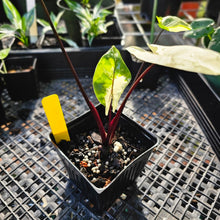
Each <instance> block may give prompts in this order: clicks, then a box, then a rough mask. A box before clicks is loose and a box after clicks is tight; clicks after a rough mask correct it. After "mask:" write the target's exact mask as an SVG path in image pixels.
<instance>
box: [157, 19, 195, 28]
mask: <svg viewBox="0 0 220 220" xmlns="http://www.w3.org/2000/svg"><path fill="white" fill-rule="evenodd" d="M157 21H158V26H159V27H160V28H161V29H164V30H167V31H170V32H180V31H188V30H190V29H191V27H190V25H189V24H188V23H187V22H185V21H184V20H182V19H180V18H178V17H176V16H166V17H157Z"/></svg>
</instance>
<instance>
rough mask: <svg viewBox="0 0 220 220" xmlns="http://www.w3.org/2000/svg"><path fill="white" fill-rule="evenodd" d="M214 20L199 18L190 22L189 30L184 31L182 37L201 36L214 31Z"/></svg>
mask: <svg viewBox="0 0 220 220" xmlns="http://www.w3.org/2000/svg"><path fill="white" fill-rule="evenodd" d="M214 25H215V22H214V21H213V20H212V19H210V18H199V19H196V20H194V21H193V22H192V23H191V28H192V29H191V30H189V31H187V32H185V33H184V37H190V38H196V39H198V38H201V37H204V36H207V35H209V34H212V33H213V32H214Z"/></svg>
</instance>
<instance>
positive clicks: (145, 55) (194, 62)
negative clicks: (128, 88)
mask: <svg viewBox="0 0 220 220" xmlns="http://www.w3.org/2000/svg"><path fill="white" fill-rule="evenodd" d="M148 46H149V48H150V49H151V51H152V52H149V51H145V50H144V49H142V48H139V47H128V48H127V50H128V52H129V53H130V54H131V55H133V56H135V57H136V58H137V59H139V60H142V61H145V62H148V63H154V64H158V65H161V66H167V67H171V68H176V69H180V70H185V71H190V72H196V73H203V74H207V75H220V53H218V52H215V51H213V50H209V49H204V48H200V47H195V46H183V45H178V46H160V45H155V44H150V45H148Z"/></svg>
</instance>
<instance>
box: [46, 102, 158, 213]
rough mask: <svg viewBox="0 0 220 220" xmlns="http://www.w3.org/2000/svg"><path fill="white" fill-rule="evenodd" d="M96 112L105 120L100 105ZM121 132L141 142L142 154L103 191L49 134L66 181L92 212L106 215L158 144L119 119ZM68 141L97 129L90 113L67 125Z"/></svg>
mask: <svg viewBox="0 0 220 220" xmlns="http://www.w3.org/2000/svg"><path fill="white" fill-rule="evenodd" d="M97 110H98V111H99V113H100V116H101V118H102V119H103V118H105V119H104V120H107V118H106V117H105V116H104V107H103V106H101V105H99V106H98V107H97ZM118 126H120V128H121V129H124V130H126V131H128V134H129V135H131V136H132V137H134V136H136V138H137V139H138V140H139V141H140V142H141V145H140V148H142V149H143V148H144V152H143V153H142V154H141V155H139V156H138V157H137V158H136V159H135V160H133V161H132V162H131V163H130V164H129V165H128V166H127V167H126V168H124V169H123V170H122V171H121V172H120V173H119V174H118V175H117V176H116V177H115V178H114V179H113V180H112V181H111V183H110V184H109V185H107V186H106V187H104V188H98V187H96V186H94V185H93V184H92V183H91V182H90V181H89V180H88V179H87V178H86V177H85V176H84V175H83V174H82V173H81V172H80V170H79V169H78V168H77V167H76V166H75V165H74V164H73V163H72V162H71V161H70V160H69V159H68V158H67V156H66V155H65V152H63V151H62V150H61V149H60V148H59V144H58V145H57V144H56V143H55V141H54V137H53V135H52V134H50V137H51V140H52V142H53V143H54V145H55V146H56V149H57V152H58V154H59V156H60V158H61V159H62V161H63V163H64V165H65V167H66V169H67V172H68V174H69V178H70V179H71V180H72V181H73V182H74V183H75V184H76V185H77V186H78V187H79V188H80V189H81V191H82V193H83V194H84V195H85V197H87V198H88V199H89V200H90V202H91V203H93V205H94V209H93V210H95V212H97V213H100V214H101V213H102V212H103V211H105V210H106V209H107V208H108V207H109V206H110V205H111V204H112V203H113V202H114V200H115V199H116V198H117V197H118V196H120V195H121V193H122V192H123V190H124V189H125V188H126V187H127V186H129V185H131V184H132V183H134V181H135V179H136V178H137V177H138V176H139V174H140V172H141V171H142V169H143V168H144V166H145V164H146V162H147V160H148V158H149V156H150V154H151V152H152V150H153V149H154V147H155V146H156V145H157V144H158V139H157V138H156V137H155V136H154V135H153V134H151V133H150V132H148V131H147V130H145V129H144V128H142V127H141V126H140V125H138V124H137V123H135V122H134V121H132V120H131V119H129V118H128V117H126V116H125V115H122V116H121V118H120V121H119V125H118ZM67 127H68V130H69V134H70V137H71V139H72V137H74V136H75V135H76V134H79V133H81V132H82V131H87V130H90V129H92V128H95V127H96V122H95V121H94V120H93V116H92V114H91V112H90V111H89V112H87V113H85V114H83V115H82V116H80V117H79V118H77V119H75V120H74V121H72V122H70V123H69V124H68V125H67Z"/></svg>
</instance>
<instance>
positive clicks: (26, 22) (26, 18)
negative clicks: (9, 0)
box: [22, 8, 35, 35]
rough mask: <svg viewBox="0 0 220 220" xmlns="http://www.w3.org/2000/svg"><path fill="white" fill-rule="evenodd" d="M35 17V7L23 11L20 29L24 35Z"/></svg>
mask: <svg viewBox="0 0 220 220" xmlns="http://www.w3.org/2000/svg"><path fill="white" fill-rule="evenodd" d="M34 18H35V9H34V8H32V9H31V10H30V11H28V12H27V13H25V14H24V15H23V16H22V30H23V31H24V33H25V35H28V34H29V33H28V31H29V30H30V28H31V26H32V24H33V22H34Z"/></svg>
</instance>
